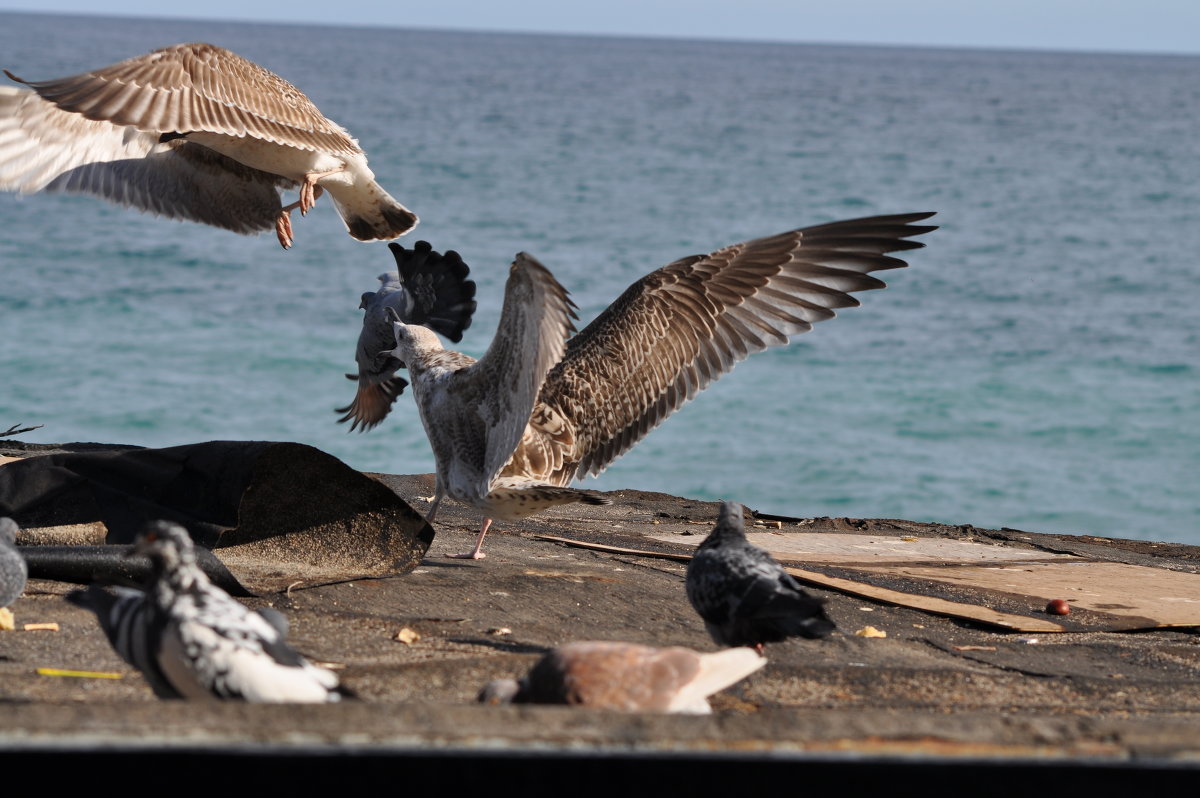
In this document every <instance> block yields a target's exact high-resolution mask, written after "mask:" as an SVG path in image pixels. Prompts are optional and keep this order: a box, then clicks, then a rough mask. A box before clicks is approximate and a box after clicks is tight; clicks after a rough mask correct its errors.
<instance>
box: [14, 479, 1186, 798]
mask: <svg viewBox="0 0 1200 798" xmlns="http://www.w3.org/2000/svg"><path fill="white" fill-rule="evenodd" d="M375 476H376V477H377V478H379V479H380V480H381V481H383V482H385V484H388V485H389V486H390V487H392V488H393V489H395V490H396V491H397V493H399V495H400V496H401V497H403V498H404V499H406V500H408V501H410V502H411V503H412V504H413V506H414V507H415V508H416V509H417V510H419V511H424V510H425V508H426V507H427V504H426V502H425V501H424V500H422V499H420V498H418V497H420V496H424V495H428V494H429V493H430V492H431V487H432V478H431V476H430V475H425V476H420V477H395V476H384V475H375ZM607 495H609V496H610V497H611V498H612V499H613V504H612V505H611V506H608V507H591V506H584V505H572V506H567V507H563V508H558V509H556V510H553V511H549V512H546V513H544V514H541V515H539V516H535V517H533V518H530V519H527V520H525V521H522V522H505V523H499V524H497V526H496V528H495V531H494V532H493V533H491V534H490V535H489V537H488V540H487V542H486V545H485V547H484V551H485V552H486V554H487V557H486V559H484V560H481V561H476V562H473V561H467V560H456V559H450V558H448V557H447V556H446V555H447V554H449V553H453V552H461V551H465V550H468V548H469V546H470V545H471V543H472V542H473V540H474V531H475V529H476V524H477V518H476V517H475V516H474V515H473V514H472V513H470V512H468V511H466V510H465V508H462V507H461V506H457V505H453V504H451V503H447V504H446V505H444V506H443V509H442V511H441V513H440V515H439V518H438V523H437V537H436V539H435V540H434V541H433V544H432V547H431V548H430V550H429V553H428V555H427V556H426V557H425V559H424V560H423V561H422V563H421V564H420V566H418V567H417V568H416V569H415V570H414V571H412V572H411V573H407V574H404V575H398V576H393V577H386V578H377V579H364V580H355V581H352V582H344V583H337V584H324V585H319V586H312V585H309V584H307V583H304V582H302V581H301V582H300V584H298V585H297V586H295V587H293V588H292V589H290V590H288V591H286V592H281V593H275V594H268V595H263V596H260V597H258V598H252V599H248V600H247V603H248V604H249V605H251V606H254V607H258V606H266V605H270V606H273V607H276V608H278V609H280V610H283V611H284V612H286V613H287V615H288V617H289V619H290V621H291V634H290V639H291V641H292V643H293V644H294V645H295V647H296V648H298V649H299V650H300V651H302V652H304V653H305V654H307V655H308V656H309V657H310V658H311V659H313V660H315V661H318V662H323V663H330V664H331V665H332V666H333V667H335V668H336V669H337V671H338V673H339V674H340V676H341V678H342V680H343V683H344V684H346V685H347V686H349V687H350V688H351V689H353V690H354V691H355V692H356V693H357V694H358V696H359V700H357V701H349V702H345V703H342V704H340V705H326V706H316V707H313V706H246V705H232V704H218V703H215V702H214V703H211V704H209V703H201V704H194V703H192V704H186V703H183V702H161V701H158V700H156V699H155V698H154V696H153V695H152V694H151V692H150V690H149V689H148V687H147V686H146V684H145V682H144V681H143V680H142V678H141V677H140V676H139V675H138V674H137V673H134V672H131V670H130V668H129V667H128V666H126V665H125V663H124V662H122V661H121V660H120V659H119V658H118V657H117V655H116V654H115V653H113V651H112V650H111V648H110V647H109V645H108V643H107V641H106V640H105V638H104V635H103V634H102V633H101V631H100V629H99V627H98V626H97V624H96V622H95V620H94V618H93V617H92V616H91V615H90V614H88V613H87V612H85V611H83V610H80V609H77V608H75V607H72V606H70V605H69V604H67V603H66V601H64V599H63V595H64V594H65V593H66V592H67V591H68V590H70V589H71V586H70V585H66V584H61V583H57V582H49V581H37V580H34V581H31V582H30V584H29V586H28V588H27V590H26V593H25V595H24V597H23V598H21V599H18V600H17V601H16V602H15V604H14V606H13V611H14V613H15V615H16V620H17V629H18V631H10V632H0V717H2V720H0V749H2V750H7V751H8V752H10V753H13V752H19V753H21V755H22V756H29V757H33V756H44V755H47V753H48V752H55V751H58V752H67V751H69V752H73V753H74V754H75V755H77V756H83V757H86V756H88V755H90V754H94V753H95V752H96V751H102V750H113V751H116V750H122V751H126V752H128V751H131V750H132V751H140V752H142V753H143V754H145V753H148V752H156V753H159V754H161V753H163V752H169V751H172V750H174V751H177V752H182V751H187V752H190V753H191V754H193V755H199V756H203V755H204V754H205V753H214V752H222V751H224V752H228V751H230V750H233V751H237V752H241V753H246V752H254V751H257V752H259V753H262V754H264V755H268V754H274V755H282V756H284V757H287V756H288V755H289V753H290V754H297V755H298V754H300V753H303V754H304V756H307V757H310V758H311V757H312V756H318V757H319V756H320V755H322V754H324V755H330V754H331V753H336V752H340V753H347V752H352V753H355V754H356V755H357V756H359V757H360V759H359V761H360V763H365V762H367V761H371V757H378V756H385V755H392V756H396V757H409V758H410V759H409V761H410V764H411V761H414V760H411V757H414V756H415V757H418V758H419V757H421V756H425V757H427V758H428V757H434V758H435V759H436V758H438V757H452V758H453V757H454V756H459V757H468V758H469V757H472V756H474V757H477V758H478V757H482V758H483V759H485V760H488V761H491V762H493V763H494V762H496V761H507V762H509V763H511V762H512V761H513V757H514V756H518V754H519V755H520V756H521V757H525V758H528V757H529V756H531V754H537V755H538V756H540V757H541V758H542V759H541V761H543V762H545V761H547V758H550V759H552V758H554V757H556V756H557V757H563V756H567V757H579V756H584V757H585V758H586V757H593V756H600V759H601V761H603V760H604V757H609V758H611V761H612V762H617V761H625V762H626V763H628V762H629V761H630V760H629V757H631V756H632V757H634V758H635V760H636V761H640V762H642V764H641V765H639V767H641V768H642V772H649V769H651V768H652V767H653V766H654V764H655V763H656V764H658V765H661V764H662V763H663V762H664V761H678V758H679V757H683V758H684V761H691V762H692V763H693V767H692V770H691V771H690V772H693V773H698V772H701V771H697V770H696V769H695V767H694V763H695V761H703V762H713V761H720V760H721V758H722V757H724V758H726V760H727V761H730V762H734V761H745V758H746V757H750V758H751V759H754V760H755V761H758V762H759V764H760V765H761V764H762V763H763V762H770V763H773V764H774V765H776V766H778V765H779V764H780V763H783V762H788V763H793V764H798V765H803V766H807V767H809V768H810V769H812V770H813V772H816V769H818V768H820V767H821V766H828V765H830V763H833V764H834V765H836V764H838V763H842V764H845V763H847V762H850V763H859V764H860V765H862V767H860V768H858V769H856V770H855V772H856V773H857V774H859V775H860V776H861V775H862V774H863V773H866V772H867V769H866V768H867V764H873V765H878V764H879V763H892V764H893V765H896V764H897V763H899V765H903V764H904V763H908V764H916V765H929V764H931V763H932V764H934V765H938V766H940V767H941V770H938V771H936V772H937V773H940V774H942V775H945V774H948V773H951V772H955V771H954V768H955V767H956V766H958V765H964V764H970V765H971V767H972V768H973V769H972V770H971V771H970V772H971V773H973V774H975V776H973V777H972V778H971V779H970V781H974V780H975V778H976V777H977V776H978V774H980V773H982V772H984V771H982V770H980V768H982V767H987V766H994V765H1004V766H1005V767H1006V768H1007V770H1001V772H1007V773H1013V772H1016V771H1015V770H1014V768H1017V767H1026V768H1028V767H1031V766H1032V767H1037V766H1040V765H1046V764H1047V763H1049V764H1053V763H1071V764H1072V765H1073V766H1080V767H1084V768H1085V771H1086V772H1087V773H1090V774H1092V775H1093V776H1094V775H1095V774H1096V773H1101V775H1102V777H1101V778H1100V779H1099V781H1100V782H1103V783H1106V784H1108V785H1109V786H1113V785H1115V784H1117V783H1118V782H1117V781H1116V780H1114V779H1116V777H1114V776H1112V775H1111V774H1112V773H1129V772H1131V769H1133V770H1135V771H1137V773H1138V774H1139V778H1141V779H1143V781H1142V782H1140V783H1143V784H1145V783H1147V782H1145V781H1144V780H1145V779H1147V778H1149V777H1150V776H1153V775H1159V776H1161V775H1163V774H1164V773H1165V774H1173V775H1178V774H1179V773H1180V772H1183V771H1187V770H1189V769H1190V768H1192V767H1193V766H1194V765H1196V764H1197V763H1200V689H1198V684H1200V678H1198V675H1200V643H1198V638H1197V635H1196V630H1195V629H1174V630H1153V631H1139V632H1121V633H1114V632H1097V631H1087V630H1088V628H1089V621H1088V618H1087V617H1086V613H1085V614H1084V615H1083V616H1080V617H1077V616H1076V615H1075V614H1072V616H1070V617H1069V623H1070V624H1071V626H1070V628H1071V629H1076V630H1078V631H1069V632H1067V633H1064V634H1042V635H1029V634H1018V633H1012V632H1005V631H999V630H997V629H995V628H989V627H985V626H982V625H976V624H972V623H968V622H963V621H957V620H951V619H949V618H945V617H941V616H938V615H933V614H929V613H926V612H922V611H918V610H914V609H908V608H905V607H899V606H893V605H888V604H883V603H876V602H873V601H870V600H865V599H862V598H856V597H852V596H847V595H844V594H841V593H837V592H830V591H824V590H819V589H815V588H814V589H813V592H814V593H816V594H818V595H821V596H824V597H825V598H827V599H828V601H829V604H828V613H829V616H830V617H831V618H832V619H833V620H834V621H835V622H836V623H837V624H838V626H839V627H840V633H839V634H836V635H835V636H834V637H832V638H830V639H828V640H824V641H806V640H799V641H790V642H787V643H782V644H774V645H770V646H768V647H767V652H766V653H767V656H768V658H769V660H770V662H769V664H768V665H767V667H766V668H764V669H762V670H760V671H759V672H758V673H755V674H753V675H752V676H751V677H749V678H748V679H746V680H745V681H744V682H742V683H741V684H739V685H736V686H735V687H733V688H731V689H729V690H726V691H725V692H723V693H721V694H718V695H717V696H715V697H714V699H713V701H712V703H713V706H714V710H715V712H714V714H713V715H712V716H707V717H692V716H653V715H621V714H616V713H608V712H595V711H587V710H578V709H570V708H563V707H529V706H523V707H488V706H481V705H478V704H476V703H474V698H475V695H476V693H477V692H478V690H479V688H480V687H481V686H482V685H483V684H484V683H486V682H487V681H488V680H490V679H493V678H498V677H505V676H516V675H519V674H520V673H522V672H524V670H526V669H527V668H528V667H529V666H530V665H531V664H532V663H533V662H534V661H535V660H536V659H537V657H538V656H539V655H540V654H541V653H542V652H544V651H545V650H546V649H547V648H548V647H551V646H554V645H556V644H560V643H564V642H568V641H571V640H581V639H597V640H625V641H633V642H639V643H647V644H653V645H681V646H688V647H691V648H695V649H699V650H712V649H714V648H715V646H714V644H713V643H712V642H711V641H710V640H709V638H708V636H707V634H706V633H705V631H704V627H703V624H702V623H701V621H700V619H699V618H698V617H697V616H696V615H695V613H694V612H693V611H692V609H691V607H690V606H689V605H688V603H687V599H686V597H685V594H684V588H683V578H684V571H685V567H686V564H685V563H684V562H682V561H676V560H670V559H655V558H649V557H643V556H636V555H630V554H616V553H607V552H601V551H591V550H587V549H583V548H575V547H570V546H567V545H563V544H560V543H554V542H547V541H544V540H539V539H537V537H536V536H538V535H554V536H561V537H569V538H573V539H577V540H581V541H591V542H596V543H603V544H608V545H612V546H619V547H625V548H633V549H641V550H653V551H658V552H662V553H665V554H671V553H675V554H680V553H686V552H687V550H688V549H687V547H686V546H684V545H673V544H672V543H670V542H664V541H660V540H652V539H650V538H649V537H648V535H650V534H654V535H663V534H668V535H670V534H676V535H678V536H679V539H680V540H681V541H687V540H690V541H691V542H692V543H693V545H694V543H695V541H697V540H699V539H702V537H703V536H704V535H705V534H707V532H708V530H709V529H710V528H711V525H712V522H713V520H714V519H715V518H716V514H717V505H716V504H715V503H710V502H702V501H692V500H687V499H681V498H676V497H672V496H666V495H662V494H651V493H643V492H638V491H633V490H628V491H617V492H614V493H611V494H607ZM822 530H829V531H838V532H858V533H861V534H864V535H866V534H880V533H881V532H886V533H888V534H897V533H903V534H905V535H913V536H925V537H957V538H963V539H972V540H979V541H984V542H989V543H992V544H995V545H1004V546H1023V547H1027V548H1029V549H1031V550H1042V551H1071V552H1075V553H1079V554H1081V555H1082V556H1086V557H1091V558H1096V559H1105V560H1113V561H1120V562H1130V563H1136V564H1142V565H1149V566H1152V567H1155V568H1166V569H1172V570H1177V571H1188V572H1197V571H1200V549H1197V548H1194V547H1188V546H1181V545H1173V544H1150V543H1144V542H1136V541H1119V540H1104V539H1099V538H1092V537H1086V538H1083V537H1071V536H1061V535H1039V534H1034V533H1029V532H1017V531H1015V530H981V529H975V528H973V527H970V526H956V527H952V526H940V525H930V524H916V523H912V522H903V521H870V520H858V519H807V520H804V521H802V522H797V521H796V520H795V519H792V520H782V522H781V527H780V529H779V530H778V531H779V532H780V534H784V535H786V534H788V533H789V532H795V531H804V532H814V531H822ZM219 553H220V552H219V550H218V554H219ZM796 564H797V565H801V566H803V567H805V568H810V569H813V570H821V571H824V572H827V573H830V574H834V575H846V572H843V571H838V569H836V568H816V567H814V566H812V565H809V564H804V563H796ZM298 581H299V580H298ZM891 586H892V587H895V588H897V589H904V590H910V591H914V590H917V589H926V590H934V591H941V594H942V595H943V596H944V597H946V598H952V599H954V600H956V601H964V602H976V603H980V604H988V603H991V604H993V605H995V606H997V607H1001V608H1003V609H1005V610H1006V611H1010V612H1018V613H1026V614H1030V615H1040V616H1041V617H1043V618H1045V617H1047V616H1045V615H1044V609H1043V606H1039V605H1038V604H1037V603H1036V602H1031V601H1029V600H1027V599H1022V598H1021V597H1018V596H1012V595H1001V594H996V595H990V594H988V593H987V592H986V591H983V592H981V591H970V590H965V589H961V588H949V587H942V588H936V587H930V586H929V585H928V584H926V585H924V586H921V585H914V584H911V583H910V584H907V585H905V584H893V585H891ZM1197 599H1200V596H1197ZM29 623H56V624H58V630H57V631H21V630H22V628H23V625H24V624H29ZM867 625H870V626H874V627H876V628H878V629H881V630H884V631H886V633H887V637H886V638H883V639H880V638H867V637H859V636H856V635H854V634H853V633H854V632H855V631H856V630H859V629H861V628H863V627H865V626H867ZM406 629H407V630H411V631H412V632H415V633H416V635H417V637H416V639H415V640H413V641H412V642H410V643H404V642H400V641H398V640H397V639H396V638H397V635H398V633H400V632H401V631H402V630H406ZM47 668H49V669H63V670H72V671H79V670H83V671H99V672H113V673H117V674H120V675H121V678H118V679H107V678H81V677H71V676H49V675H42V674H39V669H47ZM692 755H696V756H698V757H699V760H696V759H688V758H689V757H691V756H692ZM638 757H640V758H641V759H637V758H638ZM672 758H674V760H673V759H672ZM755 758H757V759H755ZM298 761H306V760H304V759H303V758H302V757H301V758H300V759H299V760H298ZM438 761H441V760H438ZM863 763H866V764H863ZM444 766H445V767H447V768H451V769H453V768H454V767H455V765H454V764H453V763H452V762H447V763H444ZM947 768H949V769H947ZM301 772H304V771H303V768H302V767H301V768H300V769H298V770H294V771H293V773H296V774H298V773H301ZM576 772H577V773H579V772H582V771H576ZM614 772H615V771H610V772H609V775H610V776H611V775H612V774H613V773H614ZM889 772H890V771H889ZM409 773H410V776H411V775H412V771H410V772H409ZM1042 773H1043V775H1045V774H1047V773H1049V771H1042ZM885 775H886V774H885ZM1190 775H1191V776H1195V775H1196V774H1195V773H1194V772H1193V773H1191V774H1190ZM397 778H401V776H400V775H399V774H397ZM888 778H890V776H888ZM1047 778H1048V776H1047ZM881 783H886V780H885V781H884V782H881ZM1048 783H1049V782H1048V781H1046V780H1045V779H1043V781H1042V784H1043V785H1045V784H1048ZM927 786H928V785H927ZM959 786H961V787H963V791H973V792H975V794H979V792H978V789H974V790H970V789H967V784H966V783H963V784H960V785H959ZM981 786H983V785H980V784H979V783H975V785H974V787H975V788H980V787H981ZM924 792H925V793H926V794H930V793H932V792H936V790H933V789H932V788H929V789H926V790H924ZM984 792H987V791H986V790H984Z"/></svg>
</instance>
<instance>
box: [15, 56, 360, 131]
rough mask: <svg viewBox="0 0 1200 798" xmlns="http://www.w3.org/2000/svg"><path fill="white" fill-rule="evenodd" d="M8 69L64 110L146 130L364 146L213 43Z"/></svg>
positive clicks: (277, 80) (290, 90)
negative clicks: (47, 73)
mask: <svg viewBox="0 0 1200 798" xmlns="http://www.w3.org/2000/svg"><path fill="white" fill-rule="evenodd" d="M8 74H9V77H11V78H12V79H13V80H17V81H19V82H21V83H25V84H26V85H28V86H30V87H31V88H32V89H33V90H34V91H36V92H37V93H38V94H39V95H40V96H41V97H42V98H43V99H45V100H46V101H48V102H50V103H53V104H54V105H56V106H58V107H59V108H61V109H62V110H64V111H70V112H72V113H76V114H81V115H83V116H85V117H87V118H88V119H93V120H101V121H107V122H111V123H113V124H116V125H120V126H131V127H134V128H137V129H138V130H141V131H148V132H153V133H192V132H198V131H204V132H208V133H222V134H225V135H228V136H250V137H252V138H256V139H261V140H264V141H271V142H275V143H276V144H283V145H286V146H289V147H296V148H298V149H304V150H312V151H320V152H330V153H336V154H346V155H349V154H355V153H360V152H362V150H361V149H360V148H359V146H358V144H357V143H356V142H355V141H354V139H353V138H351V137H350V135H349V134H348V133H347V132H346V131H345V129H343V128H342V127H341V126H340V125H338V124H337V123H335V122H332V121H330V120H329V119H326V118H325V117H324V115H322V114H321V112H320V111H319V110H317V107H316V106H315V105H313V103H312V101H311V100H309V99H308V98H307V97H305V96H304V94H303V93H302V92H300V90H299V89H297V88H296V87H295V86H293V85H292V84H290V83H288V82H287V81H286V80H284V79H283V78H281V77H279V76H278V75H276V74H274V73H273V72H270V71H269V70H267V69H264V68H263V67H260V66H259V65H257V64H255V63H254V62H252V61H248V60H247V59H245V58H242V57H241V56H240V55H237V54H236V53H232V52H230V51H229V50H226V49H224V48H221V47H216V46H214V45H211V44H203V43H191V44H177V45H174V46H172V47H165V48H163V49H161V50H155V51H154V52H152V53H147V54H145V55H140V56H136V57H134V58H130V59H127V60H125V61H121V62H119V63H116V64H112V65H110V66H106V67H102V68H100V69H96V70H93V71H91V72H84V73H82V74H79V75H72V76H70V77H65V78H58V79H56V80H43V81H26V80H22V79H21V78H18V77H16V76H15V75H12V74H11V73H8Z"/></svg>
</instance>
